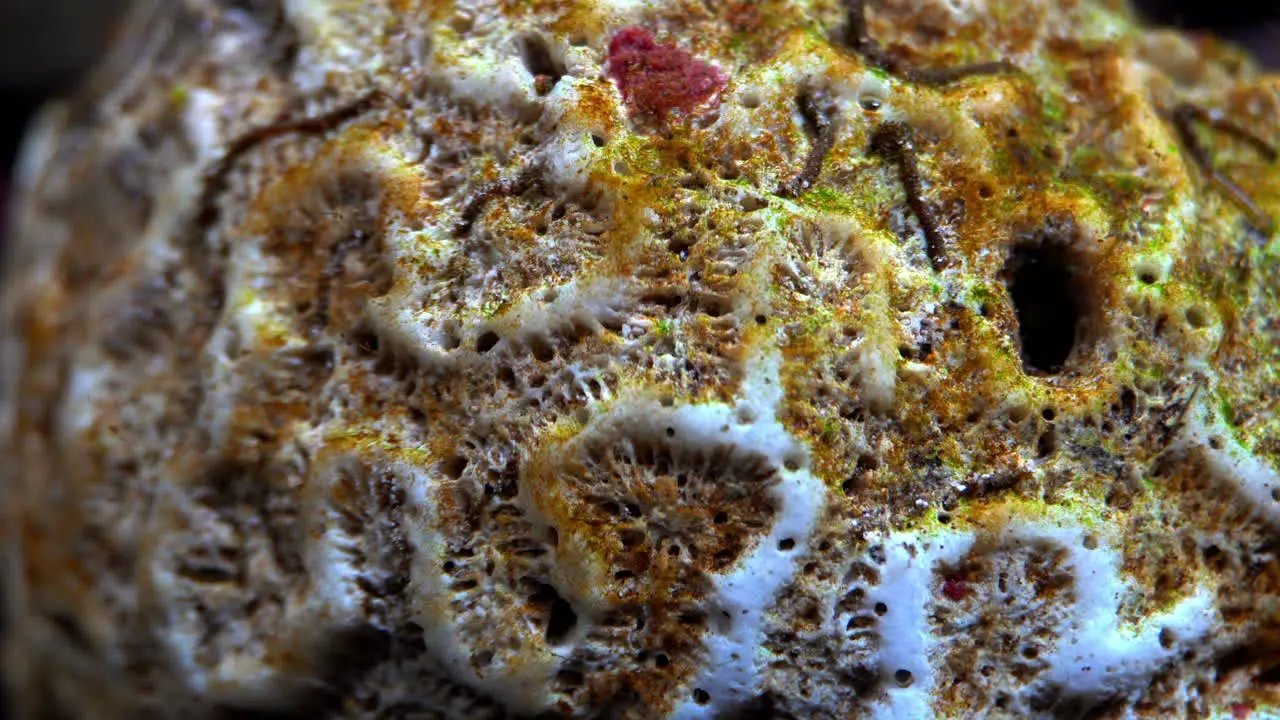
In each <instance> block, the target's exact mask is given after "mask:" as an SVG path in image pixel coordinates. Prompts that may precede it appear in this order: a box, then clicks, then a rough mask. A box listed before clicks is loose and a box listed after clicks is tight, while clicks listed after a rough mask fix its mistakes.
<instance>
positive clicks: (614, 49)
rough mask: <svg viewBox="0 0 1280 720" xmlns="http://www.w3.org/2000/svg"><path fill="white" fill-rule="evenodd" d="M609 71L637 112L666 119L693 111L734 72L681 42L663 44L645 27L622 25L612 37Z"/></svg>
mask: <svg viewBox="0 0 1280 720" xmlns="http://www.w3.org/2000/svg"><path fill="white" fill-rule="evenodd" d="M608 72H609V77H611V78H613V81H614V82H616V83H617V84H618V90H620V91H621V92H622V98H623V100H625V101H626V103H627V106H628V107H629V108H630V109H631V111H632V112H634V113H638V114H641V115H653V116H655V117H658V118H659V119H664V118H665V117H666V116H667V114H668V113H670V112H671V111H673V110H679V111H683V112H688V111H690V110H693V109H694V108H696V107H697V106H699V105H702V104H703V103H705V102H707V101H708V100H710V99H711V98H713V97H715V96H716V95H718V94H719V92H720V91H721V90H723V89H724V86H725V83H727V82H728V77H727V76H726V75H725V74H724V72H722V71H721V70H720V68H717V67H716V66H715V65H712V64H710V63H707V62H703V61H701V60H698V59H697V58H695V57H693V56H692V55H690V54H689V53H688V52H686V51H684V50H681V49H680V48H678V47H676V46H675V45H659V44H657V43H656V42H654V40H653V34H652V33H650V32H649V31H648V30H645V29H644V28H639V27H629V28H624V29H622V30H619V31H618V33H617V34H616V35H614V36H613V40H612V41H610V43H609V64H608Z"/></svg>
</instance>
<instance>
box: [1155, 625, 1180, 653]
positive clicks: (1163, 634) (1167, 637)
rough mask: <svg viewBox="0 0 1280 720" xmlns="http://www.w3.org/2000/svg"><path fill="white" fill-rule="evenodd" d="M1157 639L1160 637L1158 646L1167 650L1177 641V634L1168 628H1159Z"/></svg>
mask: <svg viewBox="0 0 1280 720" xmlns="http://www.w3.org/2000/svg"><path fill="white" fill-rule="evenodd" d="M1159 639H1160V647H1162V648H1164V649H1165V650H1168V649H1170V648H1172V647H1173V644H1174V643H1176V642H1177V641H1178V636H1177V635H1176V634H1175V633H1174V632H1173V631H1172V630H1170V629H1169V628H1161V629H1160V636H1159Z"/></svg>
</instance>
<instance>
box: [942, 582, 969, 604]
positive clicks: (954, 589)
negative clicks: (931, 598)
mask: <svg viewBox="0 0 1280 720" xmlns="http://www.w3.org/2000/svg"><path fill="white" fill-rule="evenodd" d="M968 592H969V588H968V587H967V586H966V585H965V583H964V580H962V579H960V578H947V581H946V582H944V583H942V594H943V595H946V596H947V597H949V598H951V599H952V600H955V601H956V602H960V601H961V600H963V599H964V596H965V595H967V594H968Z"/></svg>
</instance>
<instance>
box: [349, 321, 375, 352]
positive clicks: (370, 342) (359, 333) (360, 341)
mask: <svg viewBox="0 0 1280 720" xmlns="http://www.w3.org/2000/svg"><path fill="white" fill-rule="evenodd" d="M351 344H352V345H354V346H355V349H356V353H357V354H358V355H360V356H361V357H370V356H373V355H376V354H377V353H378V348H379V346H380V344H381V343H380V341H379V340H378V333H376V332H374V331H373V329H372V328H369V327H366V326H359V327H357V328H356V329H355V330H353V331H352V332H351Z"/></svg>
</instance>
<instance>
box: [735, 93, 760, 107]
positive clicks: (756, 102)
mask: <svg viewBox="0 0 1280 720" xmlns="http://www.w3.org/2000/svg"><path fill="white" fill-rule="evenodd" d="M738 101H739V102H741V103H742V107H744V108H746V109H748V110H755V109H756V108H758V107H760V103H762V102H763V100H762V99H761V97H760V93H759V92H757V91H755V90H744V91H743V92H742V94H741V95H739V96H738Z"/></svg>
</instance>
